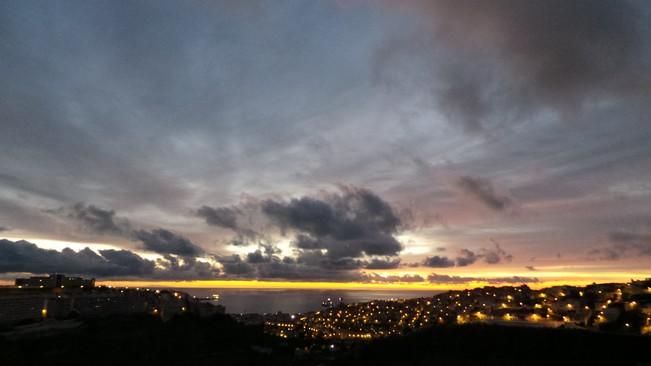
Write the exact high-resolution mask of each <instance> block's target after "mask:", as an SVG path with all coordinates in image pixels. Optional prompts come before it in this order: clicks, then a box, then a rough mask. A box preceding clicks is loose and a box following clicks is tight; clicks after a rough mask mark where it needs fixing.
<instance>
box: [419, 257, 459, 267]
mask: <svg viewBox="0 0 651 366" xmlns="http://www.w3.org/2000/svg"><path fill="white" fill-rule="evenodd" d="M423 265H424V266H426V267H432V268H446V267H454V261H452V260H450V259H449V258H448V257H442V256H438V255H435V256H432V257H427V258H425V260H424V261H423Z"/></svg>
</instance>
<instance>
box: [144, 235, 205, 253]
mask: <svg viewBox="0 0 651 366" xmlns="http://www.w3.org/2000/svg"><path fill="white" fill-rule="evenodd" d="M132 235H133V237H134V238H135V239H137V240H139V241H141V242H142V245H143V247H144V248H145V249H147V250H151V251H153V252H156V253H161V254H176V255H180V256H184V257H188V256H197V255H200V254H202V253H203V250H202V249H201V248H199V247H198V246H196V245H195V244H194V243H192V242H191V241H190V240H189V239H187V238H184V237H182V236H180V235H177V234H174V233H173V232H171V231H168V230H165V229H155V230H151V231H148V230H136V231H134V232H133V233H132Z"/></svg>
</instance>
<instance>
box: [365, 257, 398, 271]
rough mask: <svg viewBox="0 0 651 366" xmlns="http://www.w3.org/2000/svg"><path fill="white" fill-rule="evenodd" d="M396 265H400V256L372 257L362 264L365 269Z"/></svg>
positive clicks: (390, 267)
mask: <svg viewBox="0 0 651 366" xmlns="http://www.w3.org/2000/svg"><path fill="white" fill-rule="evenodd" d="M398 267H400V258H383V259H380V258H373V259H372V260H370V261H368V263H366V265H365V266H364V268H366V269H392V268H398Z"/></svg>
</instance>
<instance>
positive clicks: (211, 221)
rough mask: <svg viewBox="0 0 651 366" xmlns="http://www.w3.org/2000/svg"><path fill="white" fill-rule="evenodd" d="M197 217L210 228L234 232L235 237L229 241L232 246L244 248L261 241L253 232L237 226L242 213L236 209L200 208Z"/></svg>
mask: <svg viewBox="0 0 651 366" xmlns="http://www.w3.org/2000/svg"><path fill="white" fill-rule="evenodd" d="M197 215H198V216H199V217H202V218H203V219H204V220H206V223H207V224H208V225H211V226H216V227H221V228H225V229H230V230H232V231H234V232H235V233H236V234H237V235H236V236H235V237H234V238H233V239H231V240H230V243H231V244H232V245H236V246H246V245H251V244H254V242H255V241H256V240H258V241H259V239H261V235H260V234H259V233H257V232H256V231H255V230H253V229H251V228H247V227H243V226H242V225H240V224H238V218H243V216H244V213H243V211H242V210H241V209H239V208H237V207H215V208H213V207H209V206H202V207H201V208H199V209H198V210H197Z"/></svg>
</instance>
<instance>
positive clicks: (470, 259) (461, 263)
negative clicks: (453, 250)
mask: <svg viewBox="0 0 651 366" xmlns="http://www.w3.org/2000/svg"><path fill="white" fill-rule="evenodd" d="M479 258H480V256H479V255H477V254H475V252H473V251H472V250H468V249H461V250H460V251H459V256H458V257H457V259H456V260H455V262H456V264H457V266H458V267H465V266H469V265H471V264H473V263H475V262H476V261H477V260H478V259H479Z"/></svg>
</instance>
